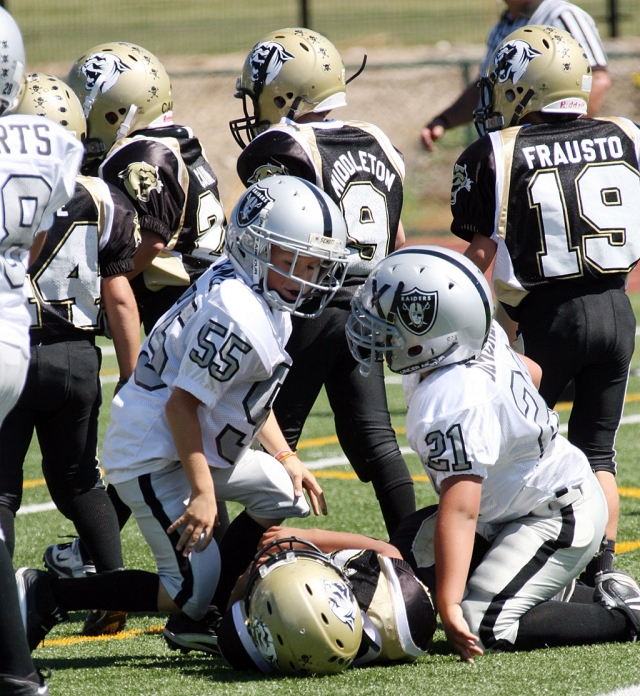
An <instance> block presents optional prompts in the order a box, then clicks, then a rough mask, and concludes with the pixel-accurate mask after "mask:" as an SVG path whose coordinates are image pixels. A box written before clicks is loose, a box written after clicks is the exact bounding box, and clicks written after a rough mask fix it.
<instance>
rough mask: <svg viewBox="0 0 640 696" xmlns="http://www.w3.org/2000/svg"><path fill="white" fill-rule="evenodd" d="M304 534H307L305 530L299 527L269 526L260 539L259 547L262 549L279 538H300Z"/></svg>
mask: <svg viewBox="0 0 640 696" xmlns="http://www.w3.org/2000/svg"><path fill="white" fill-rule="evenodd" d="M302 534H305V532H303V530H302V529H298V528H297V527H278V525H273V527H269V529H267V531H266V532H265V533H264V534H263V535H262V539H260V542H259V543H258V548H259V549H262V548H264V547H265V546H268V545H269V544H271V543H273V542H274V541H277V540H278V539H288V538H290V537H298V538H300V535H302Z"/></svg>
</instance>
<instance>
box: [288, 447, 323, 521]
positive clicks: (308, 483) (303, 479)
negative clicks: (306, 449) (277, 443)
mask: <svg viewBox="0 0 640 696" xmlns="http://www.w3.org/2000/svg"><path fill="white" fill-rule="evenodd" d="M282 466H284V468H285V469H286V470H287V473H288V474H289V476H291V480H292V481H293V493H294V495H295V496H296V498H300V497H301V496H302V495H304V493H303V490H305V491H307V494H308V496H309V502H310V503H311V509H312V510H313V513H314V515H319V514H320V511H321V510H322V514H323V515H326V514H327V503H326V501H325V499H324V493H323V492H322V488H321V487H320V484H319V483H318V482H317V481H316V477H315V476H314V475H313V474H312V473H311V472H310V471H309V470H308V469H307V467H306V466H305V465H304V464H303V463H302V462H301V461H300V459H299V458H298V456H297V455H296V456H294V457H287V458H286V459H285V460H284V461H283V462H282Z"/></svg>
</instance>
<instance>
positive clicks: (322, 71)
mask: <svg viewBox="0 0 640 696" xmlns="http://www.w3.org/2000/svg"><path fill="white" fill-rule="evenodd" d="M235 96H236V97H237V98H238V99H242V105H243V110H244V114H245V116H244V118H240V119H235V120H233V121H230V123H229V127H230V128H231V132H232V133H233V137H234V138H235V140H236V142H237V143H238V145H240V147H243V148H244V147H246V145H247V142H245V137H246V138H247V140H248V141H251V140H252V139H253V138H255V137H256V135H258V134H259V133H261V132H262V131H263V130H265V129H266V128H268V127H269V126H270V125H272V124H274V123H278V122H279V121H280V119H281V118H283V117H285V116H286V117H287V118H289V119H291V120H297V119H298V118H299V117H300V116H302V115H304V114H308V113H324V112H327V111H331V110H332V109H336V108H339V107H340V106H346V103H347V102H346V82H345V68H344V63H343V62H342V58H341V57H340V53H339V52H338V50H337V49H336V47H335V46H334V45H333V44H332V43H331V42H330V41H329V40H328V39H327V38H326V37H324V36H322V34H318V33H317V32H313V31H310V30H309V29H304V28H293V29H281V30H279V31H275V32H272V33H270V34H267V36H265V37H264V38H262V39H261V40H260V41H259V42H258V43H257V44H256V45H255V46H254V47H253V48H252V49H251V51H250V53H249V55H248V56H247V59H246V60H245V64H244V67H243V70H242V75H241V76H240V77H239V78H238V81H237V84H236V94H235Z"/></svg>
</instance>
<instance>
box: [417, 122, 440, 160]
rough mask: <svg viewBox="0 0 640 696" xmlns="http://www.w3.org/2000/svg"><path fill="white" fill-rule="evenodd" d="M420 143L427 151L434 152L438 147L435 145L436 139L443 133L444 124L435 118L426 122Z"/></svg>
mask: <svg viewBox="0 0 640 696" xmlns="http://www.w3.org/2000/svg"><path fill="white" fill-rule="evenodd" d="M421 135H422V144H423V145H424V147H425V148H426V149H427V150H429V152H435V151H436V150H437V149H438V148H437V147H436V146H435V142H436V140H440V138H441V137H442V136H443V135H444V126H443V125H441V124H440V123H438V122H437V119H435V120H434V121H432V122H431V123H428V124H427V125H426V126H425V127H424V128H423V129H422V134H421Z"/></svg>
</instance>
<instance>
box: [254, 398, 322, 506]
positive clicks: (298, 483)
mask: <svg viewBox="0 0 640 696" xmlns="http://www.w3.org/2000/svg"><path fill="white" fill-rule="evenodd" d="M258 442H260V444H261V445H262V446H263V447H264V449H265V450H266V451H267V452H268V453H269V454H271V455H272V456H276V455H278V454H279V453H286V454H288V452H289V451H291V450H290V447H289V445H288V444H287V441H286V440H285V437H284V435H283V434H282V430H280V426H279V425H278V421H277V420H276V417H275V415H274V413H273V411H271V412H270V413H269V416H268V418H267V420H266V421H265V424H264V425H263V426H262V430H260V432H259V433H258ZM278 459H281V463H282V465H283V466H284V468H285V469H286V471H287V473H288V474H289V476H290V477H291V480H292V481H293V490H294V495H295V496H296V498H299V497H300V496H302V495H303V492H302V490H303V488H304V489H305V490H306V491H307V493H308V495H309V502H310V503H311V507H312V509H313V512H314V514H316V515H319V514H320V510H322V514H323V515H326V514H327V503H326V501H325V499H324V493H323V492H322V488H321V487H320V484H319V483H318V482H317V481H316V477H315V476H314V475H313V474H312V473H311V472H310V471H309V470H308V469H307V467H306V466H305V465H304V464H303V463H302V462H301V461H300V459H299V458H298V455H297V454H295V453H292V454H291V455H289V456H286V457H283V456H282V455H280V456H279V457H278Z"/></svg>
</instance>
